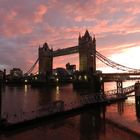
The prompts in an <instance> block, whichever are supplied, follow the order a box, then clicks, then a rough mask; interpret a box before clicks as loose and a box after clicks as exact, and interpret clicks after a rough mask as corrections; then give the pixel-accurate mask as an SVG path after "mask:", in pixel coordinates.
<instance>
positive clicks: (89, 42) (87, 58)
mask: <svg viewBox="0 0 140 140" xmlns="http://www.w3.org/2000/svg"><path fill="white" fill-rule="evenodd" d="M94 50H96V40H95V36H94V38H93V39H92V37H91V36H90V34H89V32H88V30H86V32H85V34H84V35H83V36H82V37H81V38H79V46H78V51H79V62H80V64H79V66H80V71H84V72H96V51H94Z"/></svg>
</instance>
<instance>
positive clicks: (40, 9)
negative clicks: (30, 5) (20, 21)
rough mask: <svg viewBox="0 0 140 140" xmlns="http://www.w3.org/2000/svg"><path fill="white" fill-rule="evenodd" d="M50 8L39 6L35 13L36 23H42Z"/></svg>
mask: <svg viewBox="0 0 140 140" xmlns="http://www.w3.org/2000/svg"><path fill="white" fill-rule="evenodd" d="M47 11H48V8H47V6H46V5H39V7H38V8H37V11H36V12H35V22H42V20H43V17H44V15H45V14H46V13H47Z"/></svg>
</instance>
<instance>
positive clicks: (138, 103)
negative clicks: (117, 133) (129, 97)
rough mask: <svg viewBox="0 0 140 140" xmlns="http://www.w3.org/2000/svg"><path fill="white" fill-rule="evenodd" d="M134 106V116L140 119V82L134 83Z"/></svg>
mask: <svg viewBox="0 0 140 140" xmlns="http://www.w3.org/2000/svg"><path fill="white" fill-rule="evenodd" d="M135 107H136V116H137V118H138V119H140V83H139V82H137V83H135Z"/></svg>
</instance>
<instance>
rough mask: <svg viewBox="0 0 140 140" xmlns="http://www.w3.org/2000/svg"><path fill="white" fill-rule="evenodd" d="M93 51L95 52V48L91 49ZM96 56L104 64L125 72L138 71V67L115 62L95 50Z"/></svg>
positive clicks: (139, 70)
mask: <svg viewBox="0 0 140 140" xmlns="http://www.w3.org/2000/svg"><path fill="white" fill-rule="evenodd" d="M93 53H95V50H94V51H93ZM96 58H97V59H99V60H100V61H101V62H103V63H104V64H106V65H107V66H109V67H112V68H115V69H117V70H122V71H127V72H131V73H134V72H140V69H135V68H130V67H127V66H124V65H121V64H119V63H116V62H114V61H112V60H110V59H108V58H107V57H105V56H104V55H102V54H101V53H99V52H98V51H96Z"/></svg>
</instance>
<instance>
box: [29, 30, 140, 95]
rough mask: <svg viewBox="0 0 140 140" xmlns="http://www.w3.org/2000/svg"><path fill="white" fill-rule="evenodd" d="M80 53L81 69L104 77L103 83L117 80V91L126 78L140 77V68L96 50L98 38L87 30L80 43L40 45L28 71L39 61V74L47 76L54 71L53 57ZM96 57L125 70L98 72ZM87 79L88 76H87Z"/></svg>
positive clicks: (79, 39)
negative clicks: (35, 58) (57, 45)
mask: <svg viewBox="0 0 140 140" xmlns="http://www.w3.org/2000/svg"><path fill="white" fill-rule="evenodd" d="M74 53H79V71H80V72H81V73H83V72H84V73H88V74H89V73H90V74H92V75H97V76H98V77H100V78H101V79H102V81H103V82H102V83H104V82H108V81H116V83H117V91H118V92H120V91H121V89H122V88H123V85H122V82H123V81H124V80H135V79H140V70H139V69H135V68H130V67H127V66H124V65H121V64H119V63H116V62H114V61H112V60H110V59H108V58H107V57H105V56H104V55H102V54H101V53H99V52H98V51H97V50H96V39H95V36H94V37H91V36H90V34H89V32H88V31H87V30H86V32H85V34H84V35H83V36H81V35H79V38H78V45H76V46H72V47H68V48H63V49H57V50H53V49H50V48H49V46H48V44H47V43H44V44H43V47H39V50H38V59H37V60H36V62H35V64H34V65H33V66H32V67H31V69H30V70H29V71H28V72H27V74H28V73H29V72H32V70H33V69H34V67H35V65H36V64H37V63H38V62H39V74H40V75H42V76H43V77H45V78H46V75H50V74H51V73H52V68H53V58H54V57H58V56H63V55H70V54H74ZM96 58H97V59H98V60H100V61H101V62H102V63H104V64H105V65H107V66H109V67H112V68H114V69H117V70H121V71H123V73H97V71H96ZM85 78H86V80H87V77H85Z"/></svg>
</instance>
